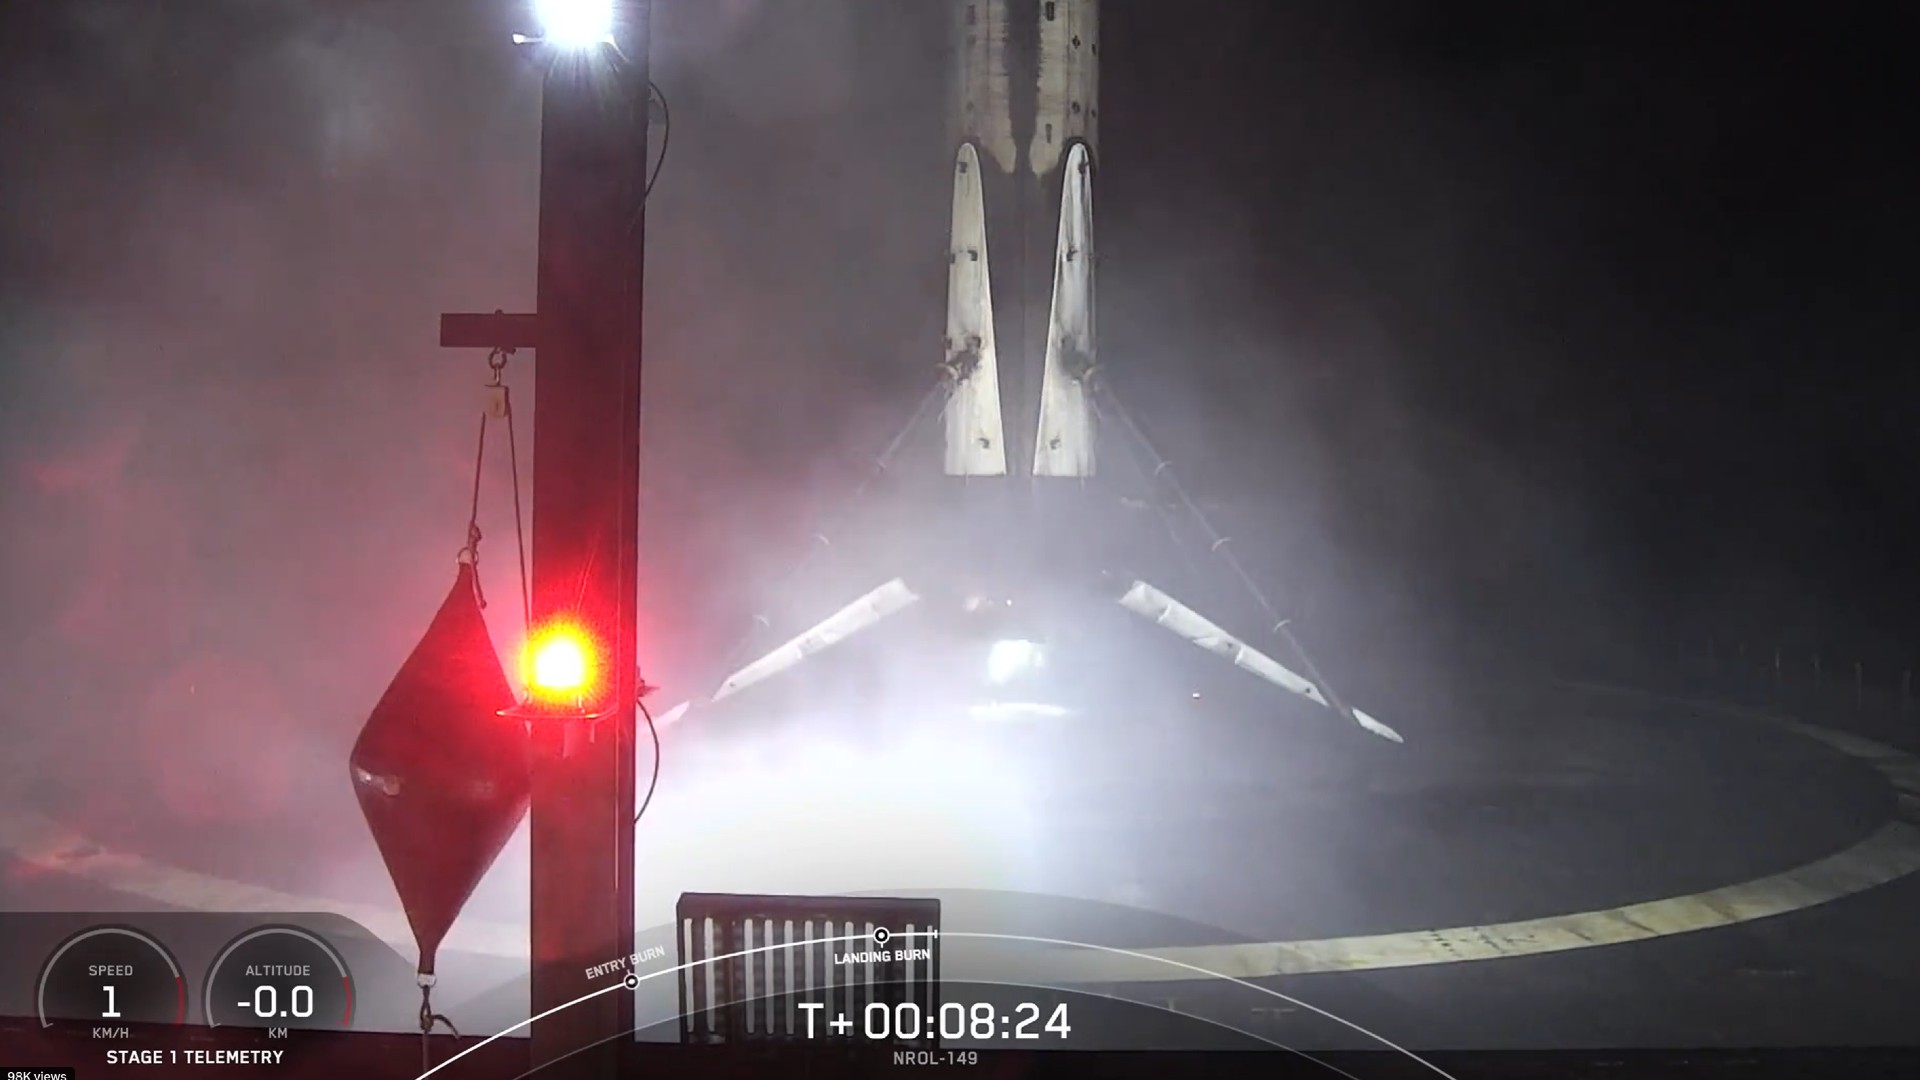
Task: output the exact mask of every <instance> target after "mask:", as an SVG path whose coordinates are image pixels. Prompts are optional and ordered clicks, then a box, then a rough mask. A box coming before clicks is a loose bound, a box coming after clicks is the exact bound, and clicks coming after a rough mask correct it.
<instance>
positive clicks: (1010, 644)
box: [987, 641, 1042, 686]
mask: <svg viewBox="0 0 1920 1080" xmlns="http://www.w3.org/2000/svg"><path fill="white" fill-rule="evenodd" d="M1041 663H1042V658H1041V652H1040V646H1039V645H1037V644H1035V643H1034V642H1031V641H996V642H994V643H993V648H991V649H989V650H988V651H987V678H988V679H990V680H992V681H993V682H995V683H998V684H1000V685H1002V686H1004V685H1006V684H1007V683H1009V682H1012V681H1013V680H1014V678H1015V677H1017V676H1018V675H1020V674H1021V673H1022V672H1025V671H1029V670H1031V669H1033V668H1036V667H1039V666H1040V664H1041Z"/></svg>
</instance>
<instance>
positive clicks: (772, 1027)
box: [675, 893, 940, 1047]
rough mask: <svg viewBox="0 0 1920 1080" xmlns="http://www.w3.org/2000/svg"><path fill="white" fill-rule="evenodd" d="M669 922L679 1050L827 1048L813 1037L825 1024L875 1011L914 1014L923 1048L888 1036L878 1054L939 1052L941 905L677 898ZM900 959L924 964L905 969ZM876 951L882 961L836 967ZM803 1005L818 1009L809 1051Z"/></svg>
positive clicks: (823, 1036) (822, 1036) (855, 1032)
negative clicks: (878, 1007) (878, 939)
mask: <svg viewBox="0 0 1920 1080" xmlns="http://www.w3.org/2000/svg"><path fill="white" fill-rule="evenodd" d="M675 922H676V931H675V937H676V938H677V939H678V942H679V959H680V1038H681V1041H682V1042H688V1043H782V1042H802V1041H815V1042H819V1041H828V1040H831V1039H833V1038H835V1037H836V1036H834V1035H832V1034H831V1033H826V1032H823V1031H821V1030H820V1027H819V1021H820V1020H821V1019H822V1013H825V1014H827V1015H829V1016H845V1017H848V1018H849V1019H852V1020H854V1021H856V1023H858V1022H859V1021H860V1019H861V1018H862V1017H864V1016H865V1015H866V1008H867V1006H868V1005H869V1004H870V1003H873V1002H884V1003H886V1004H887V1005H889V1006H899V1005H902V1004H904V1003H906V1002H912V1003H914V1004H916V1005H917V1006H919V1015H920V1017H922V1018H923V1020H924V1024H923V1031H924V1033H925V1034H924V1035H923V1036H922V1037H921V1038H917V1039H905V1038H899V1037H897V1036H895V1037H892V1038H889V1039H887V1040H886V1042H888V1043H890V1044H892V1045H897V1046H921V1047H924V1046H933V1045H936V1044H937V1043H938V1041H939V1040H938V1038H937V1036H936V1035H935V1029H936V1027H937V1024H936V1018H937V1016H938V1014H939V1010H940V948H939V944H940V943H939V934H940V901H938V900H907V899H898V898H893V897H853V896H742V895H731V894H724V893H686V894H684V895H682V896H681V897H680V903H679V906H678V918H677V919H676V920H675ZM880 927H885V928H886V929H887V931H888V940H887V943H886V944H885V945H879V944H876V943H875V942H874V932H875V930H876V929H878V928H880ZM827 939H837V940H827ZM904 947H913V948H918V949H926V950H929V953H930V955H928V956H927V957H926V958H924V959H922V958H914V957H906V958H902V955H901V950H902V948H904ZM880 950H885V951H887V952H888V953H889V954H890V958H889V959H888V960H886V961H871V962H849V963H836V962H835V960H836V959H839V958H843V957H846V956H848V955H850V954H854V953H860V952H868V951H880ZM803 1001H818V1002H821V1003H823V1004H824V1005H825V1006H826V1008H825V1009H824V1010H822V1011H821V1012H816V1013H815V1014H814V1017H815V1021H816V1028H815V1032H814V1034H813V1036H812V1037H811V1040H809V1036H808V1034H807V1018H806V1016H805V1015H804V1014H803V1013H802V1012H801V1010H800V1008H799V1004H800V1003H801V1002H803ZM897 1011H898V1010H897V1009H896V1013H897ZM910 1012H911V1010H909V1014H910ZM889 1031H891V1028H890V1029H889ZM861 1035H862V1032H861V1031H860V1029H859V1028H857V1027H856V1028H854V1029H852V1032H851V1036H852V1037H854V1038H859V1037H860V1036H861ZM838 1037H839V1038H847V1037H848V1036H847V1035H844V1034H843V1035H841V1036H838ZM861 1041H868V1040H866V1039H864V1038H862V1039H861Z"/></svg>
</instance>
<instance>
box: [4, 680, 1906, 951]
mask: <svg viewBox="0 0 1920 1080" xmlns="http://www.w3.org/2000/svg"><path fill="white" fill-rule="evenodd" d="M1573 689H1575V690H1579V691H1584V692H1590V693H1602V694H1611V695H1615V696H1624V697H1635V698H1639V699H1642V700H1649V701H1664V702H1666V703H1668V704H1673V705H1678V706H1684V707H1688V708H1693V709H1697V710H1699V711H1702V712H1718V713H1721V714H1723V715H1732V716H1741V717H1745V718H1749V719H1754V720H1758V721H1762V722H1765V723H1769V724H1773V725H1775V726H1778V727H1781V728H1784V729H1786V730H1788V731H1792V732H1794V733H1796V734H1799V735H1803V736H1806V737H1808V738H1811V739H1815V740H1817V741H1819V742H1821V743H1824V744H1826V745H1828V746H1830V747H1832V748H1833V749H1835V750H1838V751H1839V752H1841V753H1843V754H1846V755H1848V756H1850V757H1853V758H1855V759H1858V760H1860V761H1863V762H1865V763H1866V764H1868V765H1870V766H1872V767H1873V768H1874V769H1876V770H1877V771H1879V773H1880V774H1881V775H1882V776H1884V777H1886V779H1887V781H1888V783H1889V784H1891V785H1892V786H1893V788H1894V789H1895V791H1896V792H1898V794H1899V799H1900V803H1901V807H1902V810H1903V814H1905V815H1915V814H1920V758H1916V757H1914V756H1912V755H1910V754H1907V753H1905V752H1903V751H1900V750H1896V749H1894V748H1893V747H1890V746H1887V745H1885V744H1883V743H1879V742H1876V741H1874V740H1872V739H1867V738H1862V737H1860V736H1857V735H1849V734H1845V733H1843V732H1837V731H1831V730H1828V729H1825V728H1820V727H1815V726H1813V725H1811V724H1805V723H1802V722H1800V721H1797V720H1792V719H1787V718H1783V717H1778V716H1774V715H1771V714H1767V713H1763V712H1759V711H1755V710H1748V709H1739V708H1733V707H1729V706H1721V705H1713V704H1707V703H1700V702H1687V701H1677V700H1674V699H1670V698H1661V697H1659V696H1657V695H1651V694H1640V693H1637V692H1633V691H1626V690H1618V689H1614V688H1610V687H1598V686H1575V687H1573ZM0 850H6V851H8V852H11V853H12V854H13V855H14V856H15V857H17V858H19V859H21V860H23V861H24V862H26V863H28V864H31V865H33V866H35V867H38V868H41V869H44V870H48V871H52V872H55V873H59V874H64V875H68V876H71V877H77V878H81V879H83V880H86V881H90V882H92V883H94V884H97V885H103V886H105V887H107V888H109V889H112V890H114V891H116V892H119V893H123V894H125V895H128V896H132V897H136V898H139V899H142V900H145V901H149V902H152V903H157V904H161V905H164V906H167V907H173V908H183V909H188V910H197V911H244V912H305V911H312V912H322V911H324V912H333V913H336V914H339V915H342V916H344V917H346V918H348V919H352V920H353V921H355V922H357V923H359V924H361V925H362V926H364V927H366V928H367V929H368V930H369V931H371V932H372V933H373V934H374V935H376V936H378V937H380V938H382V939H383V940H386V941H389V942H392V943H394V944H395V945H398V946H401V947H403V948H404V947H407V946H408V945H410V943H411V942H412V933H411V931H410V930H409V928H408V926H407V922H406V919H405V918H404V916H403V915H402V914H401V913H400V912H399V911H398V910H397V909H395V908H390V907H381V906H376V905H370V904H349V903H340V902H337V901H333V900H328V899H325V898H320V897H311V896H296V895H293V894H291V893H283V892H279V891H277V890H274V889H269V888H263V887H261V886H257V885H248V884H245V883H243V882H238V881H231V880H228V879H225V878H219V877H214V876H211V875H207V874H201V873H197V872H195V871H192V870H186V869H182V868H178V867H170V866H164V865H161V864H159V863H155V862H153V861H150V860H148V859H145V858H143V857H141V856H139V855H134V854H130V853H125V852H113V851H108V850H105V849H103V848H101V847H100V846H99V845H98V844H95V843H94V842H92V841H90V840H88V839H87V838H86V837H84V836H82V835H80V834H79V833H77V832H75V831H73V830H72V829H69V828H66V827H65V826H62V825H60V824H59V823H58V822H55V821H52V820H51V819H49V818H47V817H45V816H43V815H40V814H36V813H34V812H32V811H22V810H12V811H5V812H0ZM1916 871H1920V828H1916V827H1915V826H1914V825H1913V824H1909V823H1908V821H1906V820H1895V821H1892V822H1889V823H1888V824H1886V825H1884V826H1882V827H1881V828H1880V829H1879V830H1877V831H1876V832H1874V833H1873V834H1872V835H1870V836H1868V837H1867V838H1866V839H1864V840H1862V841H1860V842H1859V843H1857V844H1854V845H1853V846H1851V847H1848V848H1846V849H1844V850H1842V851H1839V852H1836V853H1835V854H1832V855H1829V856H1827V857H1825V858H1822V859H1817V860H1815V861H1813V862H1810V863H1807V864H1806V865H1804V866H1800V867H1797V868H1795V869H1792V870H1788V871H1785V872H1784V873H1779V874H1774V875H1771V876H1769V877H1763V878H1759V879H1756V880H1753V881H1748V882H1743V883H1740V884H1737V885H1728V886H1724V887H1722V888H1718V889H1710V890H1708V891H1706V892H1700V893H1693V894H1690V895H1687V896H1674V897H1668V898H1666V899H1661V900H1649V901H1645V902H1643V903H1638V904H1628V905H1626V906H1623V907H1615V908H1607V909H1604V910H1598V911H1582V912H1575V913H1572V914H1567V915H1552V916H1547V917H1545V918H1538V919H1523V920H1519V921H1515V922H1504V923H1494V924H1490V925H1487V926H1456V927H1446V928H1440V929H1432V930H1408V931H1400V932H1396V933H1388V934H1370V935H1364V936H1358V937H1343V938H1322V939H1319V940H1312V941H1270V942H1254V943H1249V944H1239V945H1197V946H1182V947H1174V948H1162V949H1145V950H1141V952H1142V953H1144V954H1145V955H1146V956H1147V957H1151V958H1152V959H1141V958H1133V957H1127V956H1123V955H1116V954H1108V953H1092V954H1088V953H1075V954H1068V955H1060V956H1057V957H1051V958H1049V961H1048V966H1049V970H1050V972H1052V973H1053V974H1054V975H1055V977H1057V978H1061V979H1064V980H1068V981H1079V982H1175V981H1181V980H1186V979H1191V978H1192V977H1193V976H1192V975H1191V974H1190V973H1189V972H1190V969H1192V968H1204V969H1206V970H1209V971H1212V972H1217V973H1218V974H1221V975H1229V976H1233V977H1235V978H1242V979H1258V978H1268V977H1272V976H1276V975H1294V974H1307V973H1313V972H1338V971H1349V972H1351V971H1366V970H1374V969H1380V968H1400V967H1420V966H1428V965H1436V964H1455V963H1463V962H1466V961H1471V960H1496V959H1501V958H1505V957H1517V956H1531V955H1538V954H1542V953H1554V952H1565V951H1568V950H1572V949H1589V948H1594V947H1597V946H1601V945H1619V944H1625V943H1628V942H1635V941H1647V940H1651V939H1653V938H1659V937H1667V936H1670V935H1673V934H1686V933H1692V932H1694V931H1696V930H1711V929H1715V928H1720V927H1727V926H1733V925H1737V924H1739V923H1745V922H1752V921H1754V920H1756V919H1766V918H1772V917H1774V916H1777V915H1786V914H1789V913H1792V912H1795V911H1802V910H1805V909H1807V908H1811V907H1816V906H1818V905H1821V904H1825V903H1829V902H1831V901H1834V900H1839V899H1841V898H1843V897H1847V896H1852V895H1854V894H1856V893H1861V892H1865V891H1866V890H1868V889H1872V888H1875V887H1876V886H1880V885H1885V884H1887V883H1888V882H1891V881H1895V880H1897V879H1899V878H1902V877H1905V876H1907V875H1909V874H1912V873H1915V872H1916ZM443 952H466V953H473V954H479V955H483V956H494V957H508V958H518V957H524V956H525V955H526V952H527V929H526V927H525V926H522V925H514V924H504V923H485V922H467V923H462V924H457V925H456V926H455V928H454V931H453V933H452V934H450V935H449V936H448V940H447V943H446V945H444V946H443ZM1161 960H1165V961H1173V962H1174V963H1177V964H1180V965H1185V966H1186V967H1185V968H1182V967H1172V966H1169V965H1168V964H1165V963H1159V962H1156V961H1161Z"/></svg>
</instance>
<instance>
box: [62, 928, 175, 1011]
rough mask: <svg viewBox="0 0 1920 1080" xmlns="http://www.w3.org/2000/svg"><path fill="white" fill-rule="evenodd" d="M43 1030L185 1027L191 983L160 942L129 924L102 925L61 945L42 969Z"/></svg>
mask: <svg viewBox="0 0 1920 1080" xmlns="http://www.w3.org/2000/svg"><path fill="white" fill-rule="evenodd" d="M36 997H37V998H38V1009H39V1013H40V1026H41V1027H51V1026H52V1025H53V1024H55V1023H58V1022H60V1021H72V1022H75V1023H87V1024H93V1025H96V1026H100V1027H108V1026H113V1025H117V1024H179V1023H184V1022H185V1021H186V1019H187V982H186V980H185V979H183V978H181V977H180V965H179V964H178V963H176V962H175V961H174V959H173V954H172V953H169V952H168V951H167V950H166V948H165V947H164V946H162V945H161V944H160V943H159V942H158V941H155V940H154V939H153V938H151V937H149V936H148V935H146V934H143V933H141V932H140V931H138V930H135V929H133V928H131V927H127V926H96V927H94V928H92V929H91V930H83V931H81V932H80V933H78V934H75V935H73V936H72V937H70V938H68V939H67V940H65V941H63V942H61V943H60V947H59V948H58V949H55V950H54V951H53V955H52V956H49V957H47V962H46V964H45V965H44V966H42V967H41V969H40V985H39V987H38V988H37V991H36Z"/></svg>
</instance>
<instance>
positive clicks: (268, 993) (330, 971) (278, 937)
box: [201, 926, 353, 1031]
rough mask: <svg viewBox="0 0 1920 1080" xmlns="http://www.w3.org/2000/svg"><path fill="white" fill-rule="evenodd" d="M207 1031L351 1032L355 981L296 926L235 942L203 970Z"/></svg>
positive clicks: (335, 956) (334, 954)
mask: <svg viewBox="0 0 1920 1080" xmlns="http://www.w3.org/2000/svg"><path fill="white" fill-rule="evenodd" d="M201 1000H202V1002H204V1003H205V1006H206V1013H207V1026H208V1027H224V1026H229V1025H231V1026H234V1027H264V1028H319V1029H324V1030H331V1031H340V1030H343V1029H346V1028H349V1027H352V1026H353V975H352V974H351V973H349V972H348V971H347V962H346V961H345V960H343V959H342V958H341V956H340V953H339V952H338V951H336V950H335V949H334V947H333V946H331V945H329V944H327V943H326V942H325V941H324V940H322V939H321V938H320V937H318V936H317V935H315V934H313V933H310V932H309V931H306V930H302V929H300V928H299V927H297V926H262V927H258V928H256V929H253V930H249V931H247V932H246V933H244V934H242V935H240V936H239V937H237V938H235V939H233V941H232V942H230V943H229V944H228V945H227V947H226V948H224V949H222V950H220V954H219V955H218V956H217V957H215V958H214V961H213V965H212V966H211V967H210V968H208V970H207V989H206V993H205V994H203V995H201Z"/></svg>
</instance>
